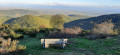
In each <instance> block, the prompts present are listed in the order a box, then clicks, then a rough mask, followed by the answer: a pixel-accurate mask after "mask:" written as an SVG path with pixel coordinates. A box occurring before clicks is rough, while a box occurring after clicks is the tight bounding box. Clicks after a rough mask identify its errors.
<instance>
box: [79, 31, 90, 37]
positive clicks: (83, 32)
mask: <svg viewBox="0 0 120 55" xmlns="http://www.w3.org/2000/svg"><path fill="white" fill-rule="evenodd" d="M89 34H90V30H82V32H81V33H80V34H79V35H80V36H85V35H89Z"/></svg>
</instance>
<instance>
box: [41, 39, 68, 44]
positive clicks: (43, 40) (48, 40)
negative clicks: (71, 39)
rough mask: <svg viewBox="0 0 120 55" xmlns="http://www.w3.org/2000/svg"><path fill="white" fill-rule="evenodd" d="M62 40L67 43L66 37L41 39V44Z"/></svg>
mask: <svg viewBox="0 0 120 55" xmlns="http://www.w3.org/2000/svg"><path fill="white" fill-rule="evenodd" d="M62 41H64V43H67V41H68V39H41V44H43V43H44V42H54V43H55V42H62Z"/></svg>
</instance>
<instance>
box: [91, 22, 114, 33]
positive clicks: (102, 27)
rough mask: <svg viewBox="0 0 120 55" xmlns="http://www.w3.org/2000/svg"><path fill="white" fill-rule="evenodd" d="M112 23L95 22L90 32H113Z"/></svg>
mask: <svg viewBox="0 0 120 55" xmlns="http://www.w3.org/2000/svg"><path fill="white" fill-rule="evenodd" d="M113 28H114V24H113V23H111V22H104V23H101V24H96V25H95V27H94V28H93V29H92V30H91V33H92V34H107V35H108V34H113V32H114V30H113Z"/></svg>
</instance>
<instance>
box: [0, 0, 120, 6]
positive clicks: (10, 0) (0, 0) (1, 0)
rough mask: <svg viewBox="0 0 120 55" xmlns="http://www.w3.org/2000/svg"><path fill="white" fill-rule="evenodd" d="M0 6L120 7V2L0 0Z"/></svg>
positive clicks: (91, 0)
mask: <svg viewBox="0 0 120 55" xmlns="http://www.w3.org/2000/svg"><path fill="white" fill-rule="evenodd" d="M0 4H37V5H39V4H40V5H41V4H42V5H72V6H76V5H78V6H120V0H0Z"/></svg>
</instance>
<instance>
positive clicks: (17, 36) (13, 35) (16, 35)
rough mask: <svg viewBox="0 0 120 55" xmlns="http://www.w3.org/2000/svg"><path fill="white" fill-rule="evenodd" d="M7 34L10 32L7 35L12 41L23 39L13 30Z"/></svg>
mask: <svg viewBox="0 0 120 55" xmlns="http://www.w3.org/2000/svg"><path fill="white" fill-rule="evenodd" d="M9 32H10V33H9V35H10V36H11V38H13V39H19V38H23V37H24V36H23V35H22V34H18V33H15V32H14V31H13V30H10V31H9Z"/></svg>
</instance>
